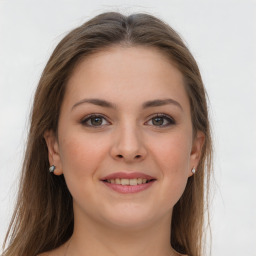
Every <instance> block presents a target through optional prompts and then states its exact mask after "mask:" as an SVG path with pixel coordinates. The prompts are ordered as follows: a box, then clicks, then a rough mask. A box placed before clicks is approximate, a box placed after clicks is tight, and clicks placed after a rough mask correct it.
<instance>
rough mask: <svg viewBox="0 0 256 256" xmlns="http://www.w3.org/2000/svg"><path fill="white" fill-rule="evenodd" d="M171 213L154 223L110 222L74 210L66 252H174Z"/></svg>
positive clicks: (165, 255)
mask: <svg viewBox="0 0 256 256" xmlns="http://www.w3.org/2000/svg"><path fill="white" fill-rule="evenodd" d="M170 215H171V214H169V216H168V215H166V216H162V218H161V219H158V220H157V221H155V222H154V224H153V225H146V224H145V225H140V226H137V227H128V226H126V227H120V226H113V225H112V226H109V225H106V224H104V223H100V222H99V221H94V220H92V219H91V218H88V217H85V216H82V215H81V214H76V211H75V224H74V232H73V235H72V237H71V239H70V241H69V246H68V247H67V252H66V255H65V256H74V255H76V256H80V255H81V256H82V255H92V256H102V255H104V256H113V255H122V256H130V255H134V256H137V255H138V256H150V255H159V256H174V255H176V254H175V252H174V251H173V250H172V249H171V246H170V236H171V233H170V225H171V216H170Z"/></svg>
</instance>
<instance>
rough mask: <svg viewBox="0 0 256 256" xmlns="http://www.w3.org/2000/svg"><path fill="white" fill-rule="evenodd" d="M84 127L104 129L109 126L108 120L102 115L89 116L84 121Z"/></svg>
mask: <svg viewBox="0 0 256 256" xmlns="http://www.w3.org/2000/svg"><path fill="white" fill-rule="evenodd" d="M81 123H82V125H84V126H91V127H102V126H104V125H107V124H109V122H108V121H107V120H106V118H105V117H104V116H102V115H89V116H86V117H85V118H84V119H83V120H82V121H81Z"/></svg>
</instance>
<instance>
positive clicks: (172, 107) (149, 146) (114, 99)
mask: <svg viewBox="0 0 256 256" xmlns="http://www.w3.org/2000/svg"><path fill="white" fill-rule="evenodd" d="M95 98H97V99H101V100H105V101H108V102H110V103H111V104H113V105H114V106H115V108H109V107H104V106H99V105H95V104H92V103H88V102H84V103H82V102H81V101H83V100H84V99H95ZM159 99H161V100H162V99H172V100H174V101H175V102H177V103H168V104H164V105H162V106H151V107H147V108H143V103H145V102H147V101H153V100H159ZM90 114H97V115H101V117H99V118H98V119H95V118H94V119H88V115H90ZM157 114H158V115H159V114H165V115H166V116H167V118H166V117H160V118H159V119H157V118H156V115H157ZM96 121H98V123H97V122H96ZM157 121H158V122H157ZM95 124H98V125H95ZM45 140H46V142H47V146H48V150H49V161H50V164H51V165H52V164H54V165H55V166H56V170H55V172H54V174H55V175H61V174H64V177H65V180H66V182H67V185H68V188H69V190H70V193H71V194H72V196H73V202H74V203H73V207H74V216H75V217H74V219H75V225H74V234H73V236H72V237H71V239H70V241H68V242H67V243H66V244H64V245H63V246H61V247H60V248H58V249H56V250H54V251H52V252H49V255H65V254H66V256H71V255H76V256H79V255H92V256H100V255H101V256H102V255H104V256H110V255H111V256H113V255H122V256H128V255H129V256H130V255H134V256H136V255H140V256H144V255H147V256H149V255H152V256H153V255H163V256H167V255H168V256H170V255H178V254H177V253H176V252H175V251H174V250H172V248H171V247H170V242H169V241H170V235H171V234H170V224H171V216H172V209H173V206H174V205H175V203H176V202H177V201H178V200H179V198H180V197H181V195H182V193H183V191H184V189H185V186H186V183H187V179H188V178H189V177H190V176H191V175H192V172H191V170H192V168H193V167H195V168H196V167H197V164H198V162H199V158H200V152H201V148H202V145H203V142H204V135H203V134H202V133H201V132H197V133H196V136H195V137H193V131H192V123H191V113H190V105H189V99H188V96H187V94H186V91H185V88H184V82H183V77H182V74H181V72H180V71H179V70H178V69H177V68H176V67H175V66H174V65H173V64H172V63H171V61H170V60H169V59H167V58H166V57H165V56H164V55H163V54H162V53H160V52H159V51H158V50H157V49H154V48H145V47H138V46H136V47H121V46H115V47H112V48H109V49H107V50H104V51H102V52H99V53H97V54H93V55H91V56H90V57H88V58H86V59H84V60H83V61H82V62H81V63H80V64H79V65H78V66H77V67H76V69H75V70H74V72H73V74H72V76H71V78H70V80H69V81H68V84H67V90H66V94H65V97H64V100H63V104H62V107H61V113H60V118H59V125H58V137H56V136H55V134H54V133H53V132H52V131H47V132H46V133H45ZM120 171H125V172H142V173H145V174H149V175H151V176H153V177H155V178H156V179H157V180H156V181H155V182H154V183H153V185H152V186H151V187H150V188H148V189H146V190H144V191H141V192H138V193H132V194H120V193H118V192H115V191H113V190H111V189H109V188H108V187H107V186H106V185H105V184H104V183H103V182H102V181H100V179H101V178H102V177H104V176H106V175H109V174H111V173H114V172H120Z"/></svg>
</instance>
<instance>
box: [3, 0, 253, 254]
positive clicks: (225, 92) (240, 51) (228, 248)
mask: <svg viewBox="0 0 256 256" xmlns="http://www.w3.org/2000/svg"><path fill="white" fill-rule="evenodd" d="M111 10H114V11H122V12H123V13H126V14H129V13H132V12H139V11H142V12H148V13H152V14H154V15H157V16H158V17H160V18H163V19H164V20H165V21H166V22H168V23H169V24H170V25H171V26H173V27H174V28H175V29H176V30H177V31H178V32H179V33H180V34H181V35H182V37H183V38H184V40H185V41H186V42H187V44H188V46H189V48H190V49H191V51H192V53H193V55H194V56H195V58H196V59H197V61H198V64H199V66H200V68H201V72H202V76H203V80H204V82H205V86H206V88H207V90H208V94H209V98H210V113H211V117H212V124H213V132H214V140H215V161H214V162H215V176H216V183H217V185H216V186H215V188H214V189H213V193H214V194H215V197H214V200H213V203H212V212H211V219H212V239H213V244H212V248H213V249H212V254H213V255H218V256H221V255H248V256H251V255H256V251H255V245H256V199H255V198H256V114H255V110H256V85H255V80H256V75H255V74H256V51H255V46H256V33H255V29H256V28H255V24H256V18H255V17H256V2H255V1H248V0H241V1H235V0H233V1H227V0H223V1H220V0H219V1H206V0H205V1H203V0H202V1H189V0H187V1H183V0H176V1H172V0H148V1H146V0H144V1H143V0H130V1H128V0H127V1H122V0H109V1H103V0H94V1H82V0H80V1H79V0H72V1H71V0H70V1H68V0H66V1H60V0H54V1H52V0H34V1H24V0H19V1H18V0H16V1H14V0H8V1H7V0H6V1H0V177H1V178H0V243H2V241H3V239H4V234H5V232H6V230H7V225H8V222H9V220H10V217H11V212H12V210H13V202H14V200H15V196H16V193H17V184H18V176H19V170H20V167H21V159H22V156H23V152H24V145H25V141H26V133H27V128H28V116H29V109H30V106H31V101H32V98H33V93H34V91H35V88H36V86H37V82H38V80H39V77H40V74H41V72H42V69H43V67H44V66H45V64H46V61H47V59H48V58H49V56H50V54H51V52H52V50H53V48H54V47H55V46H56V44H57V43H58V42H59V41H60V39H61V38H62V37H63V36H64V35H65V34H66V32H68V31H69V30H71V29H72V28H74V27H76V26H78V25H80V24H82V23H83V22H85V21H86V20H88V19H89V18H92V17H93V16H95V15H97V14H99V13H100V12H103V11H111Z"/></svg>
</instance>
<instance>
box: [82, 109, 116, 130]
mask: <svg viewBox="0 0 256 256" xmlns="http://www.w3.org/2000/svg"><path fill="white" fill-rule="evenodd" d="M93 117H100V118H102V119H105V120H106V121H107V123H108V124H111V123H110V121H109V120H108V118H107V117H106V116H105V115H103V114H98V113H97V114H95V113H94V114H89V115H87V116H85V117H83V118H82V119H81V121H80V123H81V124H82V125H84V126H86V127H93V128H102V127H103V126H105V125H106V124H103V125H99V126H97V125H88V124H86V122H87V121H88V120H90V118H93Z"/></svg>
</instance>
